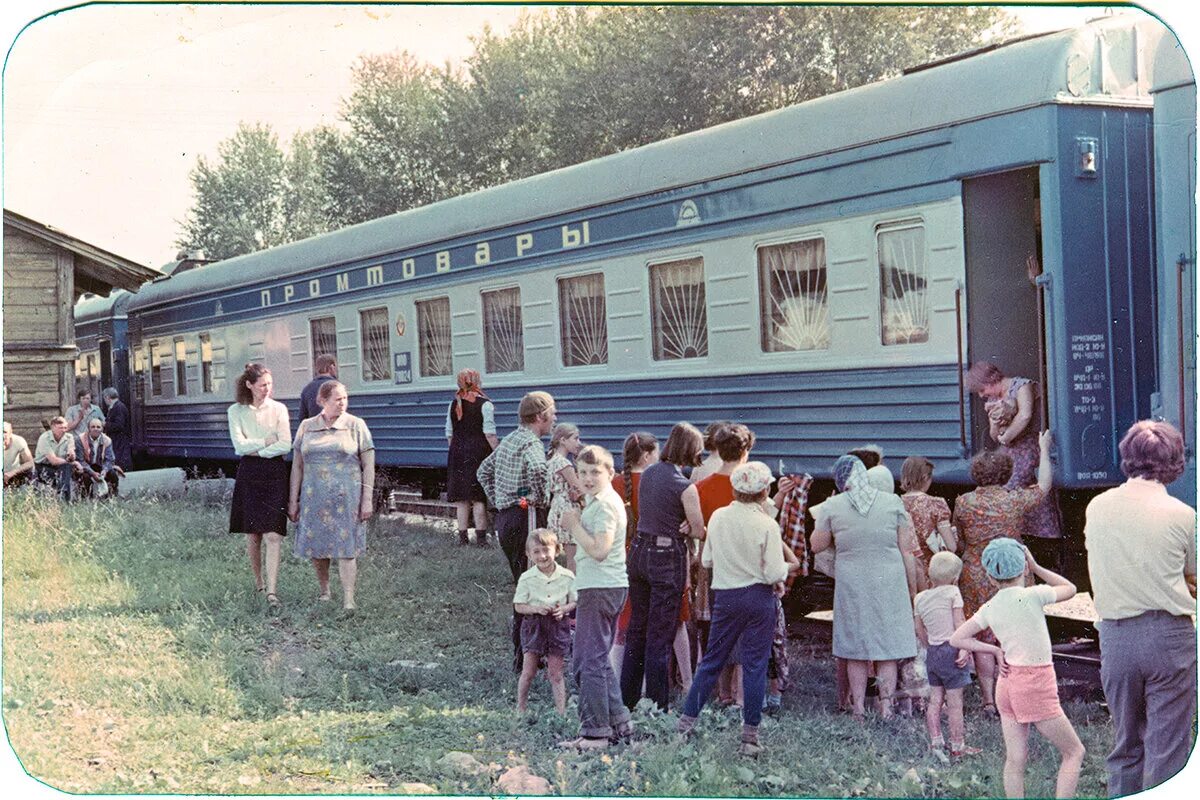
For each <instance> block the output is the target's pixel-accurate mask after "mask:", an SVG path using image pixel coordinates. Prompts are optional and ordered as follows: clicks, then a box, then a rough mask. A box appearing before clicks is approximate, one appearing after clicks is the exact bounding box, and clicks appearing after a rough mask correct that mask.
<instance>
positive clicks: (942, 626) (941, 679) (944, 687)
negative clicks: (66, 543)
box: [913, 550, 982, 760]
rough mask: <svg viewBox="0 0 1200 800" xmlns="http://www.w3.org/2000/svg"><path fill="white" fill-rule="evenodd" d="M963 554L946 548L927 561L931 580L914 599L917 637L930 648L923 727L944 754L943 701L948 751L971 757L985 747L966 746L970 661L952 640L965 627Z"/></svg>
mask: <svg viewBox="0 0 1200 800" xmlns="http://www.w3.org/2000/svg"><path fill="white" fill-rule="evenodd" d="M961 573H962V559H960V558H959V557H958V556H956V555H954V553H951V552H949V551H947V550H941V551H939V552H937V553H934V554H933V558H931V559H930V560H929V580H930V581H931V583H932V585H931V586H930V588H928V589H926V590H925V591H923V592H918V593H917V596H916V598H915V599H914V600H913V607H914V609H915V613H914V615H913V616H914V618H915V620H916V627H917V639H918V641H920V642H921V646H922V647H925V648H927V650H926V653H925V668H926V670H927V672H928V675H929V703H928V705H926V706H925V727H926V729H927V730H928V731H929V744H930V747H932V748H933V751H934V753H936V754H937V755H938V756H939V757H941V758H943V760H944V758H945V748H946V740H945V739H943V738H942V701H943V699H944V700H945V703H946V713H947V716H949V717H950V755H952V756H954V757H956V758H957V757H959V756H973V755H977V754H978V753H980V752H982V751H981V750H979V749H978V748H975V747H967V745H966V728H965V726H964V725H963V689H964V688H966V687H967V686H970V685H971V671H970V670H969V669H967V663H968V662H969V661H970V660H971V654H970V653H968V652H967V651H966V650H959V649H958V648H956V647H954V646H953V645H951V644H950V637H951V636H952V635H953V634H954V631H956V630H958V628H960V627H962V624H963V622H964V619H963V599H962V594H961V593H960V592H959V591H958V576H959V575H960V574H961Z"/></svg>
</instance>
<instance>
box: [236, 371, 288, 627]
mask: <svg viewBox="0 0 1200 800" xmlns="http://www.w3.org/2000/svg"><path fill="white" fill-rule="evenodd" d="M272 388H273V384H272V380H271V371H270V370H269V369H267V368H266V367H264V366H263V365H262V364H253V363H251V364H247V365H246V369H245V371H244V372H242V374H241V375H240V376H238V379H237V383H236V384H235V389H234V392H235V397H236V398H237V402H236V403H234V404H233V405H231V406H230V407H229V410H228V411H227V412H226V414H227V416H228V418H229V438H230V439H231V440H233V449H234V452H236V453H237V454H238V456H240V457H241V460H240V461H239V462H238V468H237V480H236V482H235V483H234V486H233V506H232V508H230V510H229V532H230V533H244V534H246V553H247V555H249V557H250V569H251V570H253V571H254V583H255V586H256V588H257V589H258V591H260V592H262V591H265V592H266V593H267V602H268V603H270V604H271V605H272V606H278V605H279V598H278V597H277V596H276V594H275V589H276V581H277V579H278V577H279V548H280V545H281V544H282V542H283V537H284V536H286V535H287V514H286V511H285V506H286V504H287V494H288V465H287V462H286V461H284V460H283V454H284V453H286V452H287V451H288V450H290V449H291V447H292V428H291V423H290V422H289V420H288V410H287V406H285V405H284V404H283V403H280V402H278V401H276V400H273V399H272V398H271V390H272ZM264 539H265V540H266V543H267V547H266V562H267V569H266V573H267V574H266V582H265V583H264V581H263V568H262V560H263V556H262V549H263V548H262V543H263V540H264Z"/></svg>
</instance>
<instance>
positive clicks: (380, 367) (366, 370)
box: [358, 308, 392, 381]
mask: <svg viewBox="0 0 1200 800" xmlns="http://www.w3.org/2000/svg"><path fill="white" fill-rule="evenodd" d="M358 321H359V325H360V326H361V328H360V330H361V331H362V377H363V380H364V381H386V380H391V379H392V336H391V329H390V327H389V326H388V311H387V309H386V308H369V309H367V310H366V311H360V312H359V314H358Z"/></svg>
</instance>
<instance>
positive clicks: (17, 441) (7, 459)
mask: <svg viewBox="0 0 1200 800" xmlns="http://www.w3.org/2000/svg"><path fill="white" fill-rule="evenodd" d="M22 450H24V451H25V452H26V453H29V443H28V442H26V441H25V439H24V438H23V437H21V436H17V435H16V434H15V433H14V434H13V435H12V443H11V444H9V446H8V447H6V448H4V471H5V472H8V471H9V470H14V469H16V468H17V467H18V466H20V465H21V451H22ZM29 457H30V459H31V460H32V458H33V454H32V453H30V456H29Z"/></svg>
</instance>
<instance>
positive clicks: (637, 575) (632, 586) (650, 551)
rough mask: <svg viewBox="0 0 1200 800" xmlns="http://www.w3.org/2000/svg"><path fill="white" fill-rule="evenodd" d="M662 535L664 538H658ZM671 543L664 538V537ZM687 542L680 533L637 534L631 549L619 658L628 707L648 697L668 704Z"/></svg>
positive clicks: (659, 705) (684, 575)
mask: <svg viewBox="0 0 1200 800" xmlns="http://www.w3.org/2000/svg"><path fill="white" fill-rule="evenodd" d="M660 539H661V540H663V541H664V544H663V545H661V546H660V545H659V544H657V542H658V541H659V540H660ZM668 540H669V541H670V544H665V542H666V541H668ZM687 558H688V556H687V545H686V543H685V541H684V540H683V538H682V537H680V536H678V535H676V536H672V537H657V536H648V535H646V534H640V533H639V534H638V535H637V538H636V539H634V540H633V547H632V548H630V550H629V557H628V559H627V561H626V570H627V572H628V573H629V606H630V617H629V627H628V628H626V630H625V658H624V660H623V661H622V662H621V697H622V698H623V699H624V700H625V705H626V706H627V707H628V708H630V709H632V708H633V707H634V706H636V705H637V702H638V700H640V699H641V697H642V678H643V677H644V678H645V680H646V697H648V698H650V699H651V700H653V701H654V702H655V703H656V704H657V705H658V707H659V708H661V709H663V710H664V711H665V710H666V709H667V700H668V699H669V697H670V664H671V645H672V644H673V643H674V641H675V629H676V628H677V627H678V626H679V603H680V601H681V599H682V597H683V588H684V586H686V585H687Z"/></svg>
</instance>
